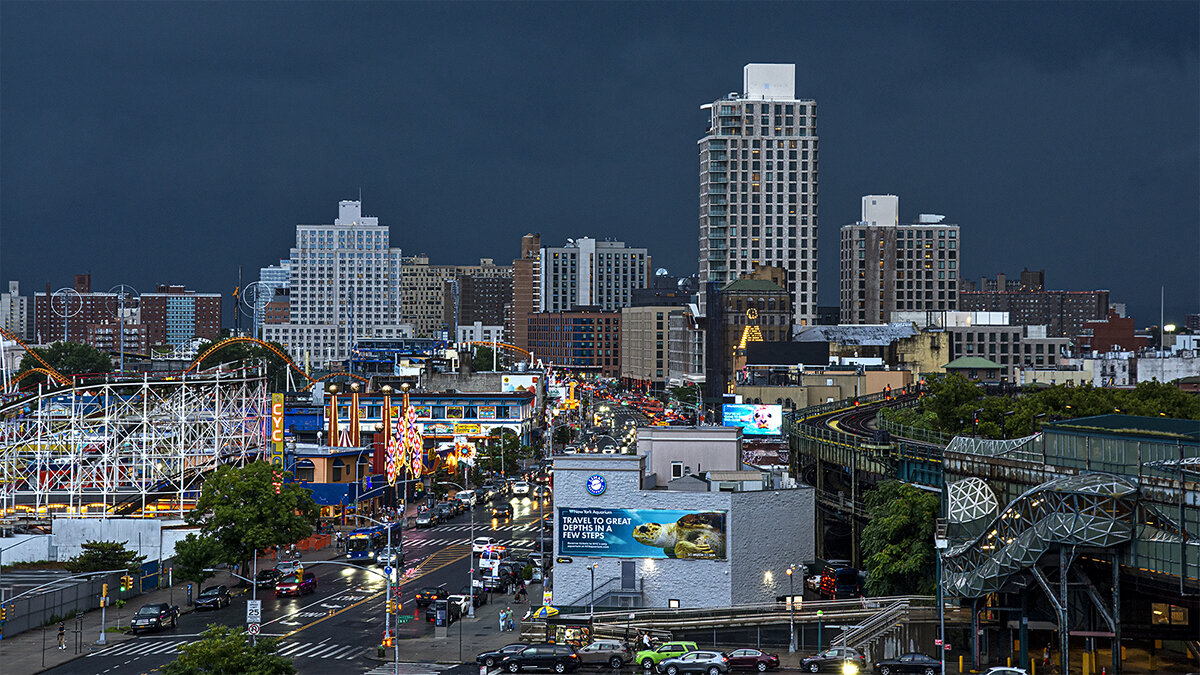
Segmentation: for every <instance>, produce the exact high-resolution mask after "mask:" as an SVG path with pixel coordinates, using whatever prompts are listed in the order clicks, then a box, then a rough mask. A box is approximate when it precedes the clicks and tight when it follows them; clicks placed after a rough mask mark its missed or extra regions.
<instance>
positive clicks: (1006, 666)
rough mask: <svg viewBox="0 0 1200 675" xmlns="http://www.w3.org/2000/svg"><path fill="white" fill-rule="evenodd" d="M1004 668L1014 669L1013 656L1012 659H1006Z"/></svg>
mask: <svg viewBox="0 0 1200 675" xmlns="http://www.w3.org/2000/svg"><path fill="white" fill-rule="evenodd" d="M1004 667H1005V668H1012V657H1011V656H1010V657H1008V658H1006V659H1004Z"/></svg>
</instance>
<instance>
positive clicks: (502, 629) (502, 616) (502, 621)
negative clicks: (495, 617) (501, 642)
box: [500, 610, 505, 633]
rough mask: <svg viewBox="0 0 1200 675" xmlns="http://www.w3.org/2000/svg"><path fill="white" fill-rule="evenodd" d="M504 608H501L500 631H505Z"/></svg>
mask: <svg viewBox="0 0 1200 675" xmlns="http://www.w3.org/2000/svg"><path fill="white" fill-rule="evenodd" d="M504 619H505V617H504V610H500V632H501V633H503V632H504Z"/></svg>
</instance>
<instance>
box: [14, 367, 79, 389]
mask: <svg viewBox="0 0 1200 675" xmlns="http://www.w3.org/2000/svg"><path fill="white" fill-rule="evenodd" d="M34 373H41V374H42V375H47V376H49V377H52V378H54V380H55V381H56V382H58V383H59V384H71V381H70V380H67V381H65V382H64V381H63V380H62V379H61V378H62V375H59V374H58V373H57V372H54V371H50V370H46V369H45V368H30V369H29V370H26V371H23V372H20V373H17V374H16V375H13V376H12V377H11V378H9V380H8V382H7V383H6V384H5V386H4V388H5V389H9V388H11V387H12V386H13V385H15V384H16V383H18V382H20V381H21V380H23V379H25V378H26V377H29V376H30V375H32V374H34Z"/></svg>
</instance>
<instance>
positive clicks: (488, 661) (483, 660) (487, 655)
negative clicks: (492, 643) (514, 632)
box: [475, 642, 529, 668]
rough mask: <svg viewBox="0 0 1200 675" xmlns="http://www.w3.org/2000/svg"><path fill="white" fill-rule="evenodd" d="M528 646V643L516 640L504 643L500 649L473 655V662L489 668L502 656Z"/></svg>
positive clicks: (498, 661)
mask: <svg viewBox="0 0 1200 675" xmlns="http://www.w3.org/2000/svg"><path fill="white" fill-rule="evenodd" d="M528 646H529V645H527V644H525V643H523V642H517V643H514V644H511V645H505V646H503V647H501V648H500V649H495V650H492V651H490V652H482V653H480V654H479V655H477V656H476V657H475V663H478V664H479V665H481V666H487V667H488V668H491V667H492V666H494V665H496V664H497V663H500V660H501V659H503V658H504V657H506V656H509V655H511V654H515V653H517V652H519V651H521V650H522V649H525V648H526V647H528Z"/></svg>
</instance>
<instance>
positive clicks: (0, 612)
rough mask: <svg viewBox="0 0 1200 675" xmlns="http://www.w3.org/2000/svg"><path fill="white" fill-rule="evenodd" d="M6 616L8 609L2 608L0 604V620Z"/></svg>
mask: <svg viewBox="0 0 1200 675" xmlns="http://www.w3.org/2000/svg"><path fill="white" fill-rule="evenodd" d="M7 618H8V610H7V609H4V606H3V605H0V621H4V620H5V619H7Z"/></svg>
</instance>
